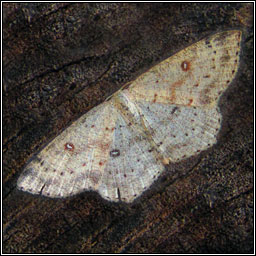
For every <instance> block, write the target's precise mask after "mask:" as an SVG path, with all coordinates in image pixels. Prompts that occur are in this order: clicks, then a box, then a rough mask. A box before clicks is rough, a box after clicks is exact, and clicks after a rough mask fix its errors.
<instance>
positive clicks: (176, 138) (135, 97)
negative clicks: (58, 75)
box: [17, 30, 242, 203]
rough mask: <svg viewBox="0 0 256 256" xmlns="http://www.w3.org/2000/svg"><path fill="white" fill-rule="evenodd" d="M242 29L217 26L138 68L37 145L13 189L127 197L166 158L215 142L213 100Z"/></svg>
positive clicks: (229, 73)
mask: <svg viewBox="0 0 256 256" xmlns="http://www.w3.org/2000/svg"><path fill="white" fill-rule="evenodd" d="M241 36H242V33H241V31H239V30H231V31H224V32H219V33H216V34H214V35H212V36H209V37H207V38H205V39H203V40H201V41H199V42H197V43H194V44H192V45H190V46H189V47H187V48H185V49H183V50H181V51H180V52H178V53H176V54H175V55H173V56H171V57H169V58H167V59H165V60H164V61H162V62H161V63H159V64H157V65H155V66H154V67H152V68H151V69H149V70H148V71H147V72H145V73H143V74H142V75H140V76H139V77H138V78H137V79H135V80H134V81H132V82H130V83H129V85H127V86H124V87H123V89H121V90H120V91H118V92H117V93H115V94H114V95H113V96H112V97H111V98H110V99H108V100H107V101H105V102H103V103H102V104H100V105H98V106H97V107H95V108H93V109H92V110H90V111H89V112H87V113H86V114H84V115H83V116H82V117H80V118H79V119H78V120H77V121H75V122H73V123H72V124H71V125H70V126H69V127H68V128H66V129H65V130H64V131H63V132H62V133H61V134H60V135H58V136H57V137H56V138H55V139H54V140H53V141H51V142H50V143H49V144H48V145H47V146H46V147H45V148H43V149H42V150H41V151H40V152H39V153H38V154H37V155H36V157H34V158H33V159H32V160H31V161H30V162H29V163H28V164H27V166H26V167H25V169H24V171H23V173H22V174H21V176H20V177H19V179H18V182H17V187H18V189H20V190H23V191H27V192H30V193H32V194H40V195H43V196H47V197H53V198H58V197H59V198H60V197H68V196H71V195H75V194H78V193H81V192H83V191H86V190H94V191H97V192H98V193H99V194H100V195H101V196H102V197H103V198H104V199H106V200H110V201H120V200H121V201H124V202H127V203H131V202H132V201H133V200H134V199H136V198H137V197H139V196H140V195H141V194H142V193H143V192H144V191H145V190H147V189H148V188H149V187H150V186H151V185H152V183H153V182H154V181H155V180H156V179H157V178H158V176H159V175H160V174H161V173H162V172H163V171H164V169H165V165H167V164H169V163H175V162H179V161H181V160H183V159H186V158H189V157H191V156H194V155H197V154H199V153H200V152H201V151H203V150H206V149H208V148H209V147H211V146H212V145H214V144H215V143H216V136H217V134H218V132H219V130H220V128H221V113H220V110H219V107H218V101H219V99H220V97H221V95H222V94H223V92H224V91H225V90H226V89H227V88H228V86H229V85H230V84H231V82H232V80H233V79H234V77H235V75H236V73H237V70H238V66H239V55H240V44H241Z"/></svg>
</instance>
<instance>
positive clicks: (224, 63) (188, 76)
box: [125, 30, 241, 106]
mask: <svg viewBox="0 0 256 256" xmlns="http://www.w3.org/2000/svg"><path fill="white" fill-rule="evenodd" d="M240 44H241V31H238V30H232V31H225V32H220V33H217V34H214V35H212V36H210V37H208V38H205V39H203V40H201V41H199V42H197V43H195V44H192V45H191V46H189V47H187V48H185V49H184V50H182V51H180V52H178V53H177V54H175V55H173V56H171V57H170V58H168V59H166V60H164V61H162V62H161V63H159V64H158V65H156V66H154V67H153V68H151V69H150V70H149V71H148V72H146V73H143V74H142V75H141V76H139V77H138V78H137V79H136V80H135V81H133V82H132V84H131V85H130V86H129V88H128V89H126V90H125V91H127V92H128V94H129V97H130V100H131V101H139V100H143V101H145V100H146V101H149V102H152V103H166V104H178V105H186V106H202V105H210V104H216V102H217V101H218V99H219V97H220V95H221V94H222V93H223V91H224V90H225V89H226V88H227V87H228V85H229V84H230V83H231V81H232V79H233V78H234V77H235V75H236V72H237V70H238V64H239V53H240Z"/></svg>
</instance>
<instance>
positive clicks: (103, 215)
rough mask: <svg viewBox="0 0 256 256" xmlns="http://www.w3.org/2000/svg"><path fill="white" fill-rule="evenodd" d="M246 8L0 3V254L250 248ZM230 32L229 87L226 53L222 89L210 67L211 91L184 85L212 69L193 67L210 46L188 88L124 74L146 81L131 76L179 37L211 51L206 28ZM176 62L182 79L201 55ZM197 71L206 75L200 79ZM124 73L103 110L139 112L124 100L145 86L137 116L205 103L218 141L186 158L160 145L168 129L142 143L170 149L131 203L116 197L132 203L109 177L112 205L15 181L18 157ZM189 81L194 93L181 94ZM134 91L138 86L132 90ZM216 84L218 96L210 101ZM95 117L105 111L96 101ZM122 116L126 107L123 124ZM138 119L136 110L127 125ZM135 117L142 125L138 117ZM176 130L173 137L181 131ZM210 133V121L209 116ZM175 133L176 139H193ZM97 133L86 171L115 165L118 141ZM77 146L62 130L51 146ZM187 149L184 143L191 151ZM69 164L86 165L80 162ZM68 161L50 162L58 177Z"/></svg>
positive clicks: (249, 33)
mask: <svg viewBox="0 0 256 256" xmlns="http://www.w3.org/2000/svg"><path fill="white" fill-rule="evenodd" d="M252 10H253V5H252V4H236V3H228V4H225V3H223V4H221V3H212V4H209V3H207V4H196V3H194V4H184V3H183V4H178V3H176V4H173V3H168V4H161V3H152V4H150V3H141V4H135V3H83V4H82V3H80V4H73V3H4V4H3V35H4V40H3V55H4V56H3V64H4V65H3V207H4V211H3V232H4V233H3V235H4V240H3V251H4V252H5V253H31V252H33V253H114V252H115V253H121V252H122V253H252V252H253V79H252V78H253V54H251V52H252V49H253V28H252V25H253V22H252V21H253V16H252ZM238 30H239V31H241V32H242V34H243V38H242V42H241V46H240V45H239V47H241V53H242V54H241V62H240V65H239V69H238V72H237V75H236V78H235V80H234V81H233V82H232V76H233V75H234V74H235V73H236V69H237V65H236V66H235V68H234V66H232V65H235V64H234V63H235V58H234V59H233V60H234V61H233V64H232V65H231V64H230V65H224V66H223V69H225V68H227V69H228V70H230V76H226V77H225V79H223V81H224V80H225V82H226V83H225V84H224V83H223V84H222V89H221V92H220V93H219V89H220V88H219V87H216V85H217V83H216V80H217V79H220V78H221V77H222V76H221V74H220V75H219V76H218V77H217V78H216V79H215V80H213V81H212V83H211V90H210V91H209V90H207V88H205V89H204V90H202V91H201V93H199V94H196V95H194V94H193V92H194V91H195V90H200V88H201V86H202V85H203V83H204V81H206V80H211V79H212V78H213V77H212V74H213V73H212V72H210V73H205V71H206V69H205V66H207V65H205V66H204V65H203V64H204V63H208V62H211V64H212V65H211V67H213V66H215V63H214V61H215V60H214V61H213V58H214V57H213V56H211V54H209V58H206V59H205V62H204V63H201V64H200V65H201V66H200V67H201V72H200V71H199V70H198V72H197V75H196V76H195V75H194V76H193V78H194V79H195V81H194V80H193V83H191V84H190V83H188V84H186V82H184V81H183V80H184V79H183V80H182V81H181V80H177V81H176V80H175V79H174V80H172V85H173V86H172V87H171V88H170V89H169V90H168V93H169V94H167V95H168V97H167V98H165V97H164V96H165V95H166V93H164V91H162V90H157V91H156V90H155V87H156V86H157V83H160V84H161V83H163V81H160V79H159V80H156V81H155V83H154V84H152V87H151V88H150V90H146V87H145V88H142V87H140V89H138V88H139V87H138V86H137V85H136V83H134V84H132V83H130V82H131V81H134V79H135V78H136V77H139V78H140V77H143V75H142V76H140V75H141V74H143V73H144V72H145V71H147V70H148V69H149V68H151V67H153V66H154V65H156V64H157V63H159V62H160V61H161V60H163V59H165V58H167V57H169V56H171V55H173V54H175V53H177V52H179V51H180V50H182V49H185V47H187V46H188V45H191V47H193V43H194V42H197V41H200V40H201V39H203V38H208V40H205V41H204V46H205V47H207V48H208V49H211V47H210V46H214V44H213V41H212V40H211V38H213V37H214V35H212V34H214V33H216V32H217V35H219V37H218V38H217V39H216V40H215V41H214V42H215V44H216V45H218V46H219V47H220V45H221V43H223V42H225V38H226V36H227V33H230V32H224V33H223V32H222V31H238ZM232 43H233V44H234V45H235V44H237V41H235V40H232ZM236 47H237V46H236ZM213 48H214V47H213ZM234 49H235V46H234V47H230V48H229V47H227V49H226V54H223V55H221V60H220V63H230V62H229V61H230V60H232V58H233V57H232V56H233V55H232V56H231V55H230V54H228V52H230V51H231V52H233V51H234ZM213 51H214V49H213ZM178 54H179V53H178ZM174 56H177V55H174ZM230 56H231V58H230ZM234 56H236V52H234ZM183 57H184V56H183ZM171 60H173V59H171ZM179 60H180V61H179V70H180V72H181V73H182V74H184V77H186V75H187V76H188V75H189V74H191V73H192V71H193V69H194V65H193V64H194V63H195V62H196V63H198V62H197V61H198V59H194V58H192V59H191V58H181V59H179ZM191 60H192V61H191ZM175 63H176V64H177V63H178V62H175ZM171 64H172V65H173V63H171ZM177 65H178V64H177ZM216 68H217V65H216ZM175 70H177V69H175ZM233 70H234V72H233ZM201 74H203V76H204V78H202V79H201V80H200V81H197V80H198V79H196V78H197V77H198V76H200V75H201ZM139 78H138V79H137V80H135V81H139ZM203 79H205V80H203ZM143 81H146V80H145V79H144V80H143ZM186 81H187V80H186ZM227 81H228V82H227ZM127 82H128V83H130V85H129V86H127V90H123V92H122V93H123V94H122V95H121V94H119V96H116V95H117V94H115V96H114V97H113V98H112V99H110V100H108V101H106V102H105V103H103V104H108V106H110V105H111V104H110V103H111V102H114V103H113V104H112V105H111V106H113V107H114V109H115V110H116V111H119V112H118V113H120V109H121V112H122V113H123V115H125V114H127V115H130V114H131V113H132V114H136V113H135V112H136V111H135V112H132V111H131V110H132V106H131V102H132V103H134V102H140V100H141V97H142V96H141V95H145V92H146V93H147V94H146V95H147V98H148V99H150V100H149V101H150V103H151V104H149V106H146V103H143V104H142V103H137V104H140V105H139V107H138V108H139V109H141V110H142V112H143V116H146V117H147V116H152V115H153V114H154V113H155V112H158V113H161V115H162V116H163V115H164V113H165V112H166V110H165V107H164V104H165V103H166V102H165V101H166V100H169V101H170V102H171V103H172V104H173V107H172V108H171V109H169V111H170V115H172V116H175V118H176V119H177V120H182V119H184V117H185V116H186V115H185V116H184V113H185V112H184V111H185V110H184V109H182V108H185V107H186V106H187V107H188V106H189V108H190V109H194V107H195V108H196V109H197V106H198V105H197V104H202V105H209V106H211V111H213V112H214V109H215V110H216V111H217V109H218V111H220V112H221V114H222V120H221V129H220V132H219V133H218V135H217V138H216V141H217V144H216V145H214V146H213V147H212V148H211V149H210V150H207V151H204V152H202V153H200V152H198V153H200V154H199V155H198V154H197V155H196V156H192V157H189V156H190V155H193V154H190V155H188V156H185V157H184V158H183V160H182V161H180V159H179V160H177V158H180V157H179V156H178V155H179V153H178V152H180V151H175V150H177V149H176V148H173V147H170V146H169V147H167V146H166V145H167V144H168V138H167V137H166V138H161V140H159V141H157V140H154V141H155V143H156V144H157V145H158V148H159V149H156V148H155V145H150V147H149V148H147V152H148V154H149V153H150V154H153V155H154V156H156V158H157V156H158V155H159V152H158V150H159V151H160V152H162V153H163V152H166V151H168V150H169V151H170V152H172V153H173V155H166V156H165V155H163V156H164V157H163V158H162V159H159V163H160V162H161V163H164V164H165V165H166V164H167V163H168V162H170V163H169V164H168V165H167V167H166V169H165V171H163V173H162V174H160V176H159V178H158V179H157V181H156V182H155V183H154V185H153V186H152V187H151V188H150V189H147V190H146V191H145V192H144V193H143V194H142V196H140V197H138V198H137V194H136V196H135V198H137V199H135V200H134V201H133V202H132V203H130V204H126V203H122V202H121V201H128V200H124V198H129V189H128V190H127V191H125V190H122V186H120V185H119V186H117V187H115V190H114V195H115V199H116V201H118V202H109V201H108V200H104V199H102V197H100V196H99V194H98V193H96V192H92V191H91V192H84V193H81V194H79V195H75V196H73V197H68V198H65V199H52V198H48V197H42V196H36V195H31V194H29V193H24V192H22V191H20V190H17V189H16V184H17V180H18V177H19V176H20V175H21V173H22V170H23V168H24V167H25V164H26V162H27V161H28V160H29V159H30V158H31V157H32V156H33V155H34V154H35V153H36V152H37V151H39V150H40V148H42V147H43V146H44V145H45V144H46V143H47V142H49V140H50V139H53V138H54V137H56V136H57V135H58V134H59V133H60V132H61V131H62V130H63V129H64V128H66V127H67V126H68V125H69V124H70V123H72V122H74V121H75V120H76V119H77V118H79V116H81V115H82V114H84V113H87V112H88V111H89V110H90V109H96V110H99V109H100V108H102V107H100V106H102V105H99V104H100V103H102V102H103V101H104V100H105V99H106V98H108V97H109V96H110V95H112V94H113V93H115V92H116V91H118V90H119V89H120V88H121V87H122V86H123V85H124V84H126V83H127ZM140 82H141V81H140ZM146 82H147V83H145V86H146V84H148V81H146ZM231 82H232V84H231V86H230V88H228V89H227V90H226V91H225V92H224V90H225V89H226V87H225V86H226V85H228V84H230V83H231ZM192 87H193V90H192V89H190V88H192ZM157 88H158V87H157ZM174 88H175V89H174ZM184 88H185V89H186V88H187V90H185V89H184ZM144 89H145V92H144V91H143V93H141V92H142V90H144ZM179 89H180V90H179ZM181 89H182V90H181ZM129 90H130V91H129ZM182 92H184V93H182ZM221 93H223V95H222V96H221V97H220V99H218V100H217V101H216V97H219V96H220V94H221ZM123 95H125V97H126V99H127V97H128V98H129V100H130V102H128V103H129V104H130V105H129V108H128V109H129V111H127V110H126V108H123V107H122V104H123V101H124V100H123V99H121V96H123ZM113 99H115V100H114V101H113ZM177 101H182V102H179V103H180V104H181V105H182V106H177ZM159 103H161V104H162V107H161V109H159V108H157V109H155V108H154V107H153V106H154V104H159ZM118 108H119V109H118ZM92 111H95V110H92ZM113 111H114V110H113ZM193 111H197V110H193ZM216 111H215V112H216ZM142 112H140V114H141V113H142ZM215 112H214V113H215ZM88 113H91V112H88ZM218 113H219V112H218ZM101 114H102V115H104V111H103V110H102V111H101ZM197 114H198V113H197ZM109 115H110V114H109ZM217 115H219V114H217ZM107 116H108V115H107ZM111 116H113V115H111ZM117 116H118V115H117ZM135 116H136V115H135ZM183 116H184V117H183ZM181 117H182V118H181ZM210 117H211V118H212V117H213V115H210ZM106 119H110V120H105V121H106V122H107V121H108V122H107V123H108V124H109V125H108V126H106V125H105V123H106V122H104V129H105V130H104V131H105V132H108V133H110V134H111V133H112V132H114V131H112V128H113V125H112V123H111V122H113V124H114V122H115V121H116V120H114V119H111V118H106ZM130 119H131V118H130ZM130 119H129V116H128V117H127V120H130ZM135 119H136V118H135V117H134V116H133V118H132V120H133V121H134V120H135ZM139 120H140V122H141V120H142V118H141V116H140V119H139ZM143 120H144V119H143ZM145 120H146V119H145ZM153 121H155V120H153ZM129 123H130V122H129V121H128V122H124V123H120V124H119V128H120V126H121V127H122V126H127V127H130V125H129ZM163 123H164V122H163ZM86 124H87V123H86ZM87 125H89V124H87ZM90 125H91V126H93V125H95V127H91V129H92V128H95V129H97V127H98V126H96V124H94V123H92V124H90ZM140 125H141V123H140ZM143 125H145V127H144V128H146V130H145V129H144V133H145V131H146V135H150V136H152V137H154V136H156V138H158V137H157V136H160V134H162V133H163V132H164V130H163V131H161V132H160V130H161V127H160V126H157V127H158V128H157V127H154V122H150V119H147V121H145V122H143ZM143 125H142V126H143ZM147 125H148V126H147ZM137 127H140V126H139V125H136V128H137ZM182 128H183V129H181V132H182V130H184V126H183V127H182ZM191 128H194V129H195V130H196V128H195V127H191ZM216 128H217V129H218V130H219V124H218V125H217V127H216ZM127 129H128V130H129V129H130V128H127ZM142 130H143V129H142ZM192 131H193V130H192ZM216 132H217V131H216ZM157 133H159V134H158V135H157ZM185 133H187V132H185ZM185 133H184V136H188V137H189V136H190V134H189V133H187V134H188V135H186V134H185ZM216 134H217V133H216ZM103 135H104V134H102V136H101V140H100V141H99V143H101V147H100V148H101V149H102V152H101V151H99V152H98V153H97V154H99V155H100V159H99V161H98V162H97V164H98V169H97V170H100V168H101V167H102V168H103V166H105V160H106V161H107V160H108V159H109V158H112V159H114V160H115V161H118V159H120V158H122V156H123V150H122V148H120V147H118V145H115V147H113V148H111V150H108V151H107V152H108V153H107V154H105V153H104V152H106V146H107V145H108V144H109V141H108V138H109V137H108V136H103ZM172 135H174V136H176V134H172ZM57 138H58V137H57ZM173 139H174V140H175V139H176V138H175V137H173ZM135 141H136V143H137V142H138V140H135ZM160 142H162V144H160ZM79 143H80V142H79V140H78V141H76V143H74V141H73V140H72V138H70V139H67V140H65V141H63V145H62V148H61V149H60V150H62V151H64V152H65V153H66V154H67V155H72V154H73V155H74V154H77V152H78V150H79V147H78V144H79ZM213 143H214V142H213ZM213 143H212V142H210V145H211V144H213ZM53 144H54V145H55V143H53ZM121 144H122V145H123V144H124V143H121ZM151 144H152V143H151ZM49 145H50V144H49ZM120 146H121V145H120ZM131 146H132V145H131ZM206 148H207V147H206ZM161 149H163V150H162V151H161ZM187 151H188V152H190V151H189V149H188V150H187ZM49 152H51V150H50V149H49ZM139 156H140V157H141V155H140V154H139ZM161 156H162V155H161ZM182 156H183V154H182V155H181V157H182ZM171 157H172V159H169V158H171ZM187 157H189V158H187ZM85 160H86V159H85ZM136 160H137V159H136V158H134V159H131V161H130V162H129V163H127V165H128V166H132V165H133V164H134V163H135V161H136ZM176 160H177V161H176ZM56 161H57V160H56ZM31 163H34V164H37V165H40V166H41V167H42V168H47V164H48V163H47V161H44V158H43V157H41V156H40V154H39V155H37V156H35V157H34V159H33V160H32V161H31ZM55 164H56V165H58V164H59V163H57V162H55ZM79 164H80V165H81V168H86V164H87V162H86V161H84V162H83V161H82V162H79ZM65 166H66V165H65ZM65 166H63V168H62V169H61V170H60V169H58V170H57V169H56V171H58V174H59V176H60V180H61V179H63V178H62V177H65V178H66V177H69V176H67V174H69V175H70V176H72V177H73V176H74V175H75V169H72V168H68V169H65V168H64V167H65ZM50 167H51V168H52V167H53V166H52V165H50ZM69 167H70V166H69ZM122 170H123V168H122ZM68 171H69V173H67V172H68ZM94 174H95V172H94V173H92V172H91V173H90V175H89V176H88V178H89V180H90V184H88V185H90V186H91V187H93V186H94V187H97V186H100V180H102V179H103V178H104V177H99V175H94ZM122 174H123V179H127V180H132V179H131V177H130V176H129V173H122ZM142 174H143V172H142ZM28 175H30V176H31V177H36V176H37V173H36V172H35V170H34V169H33V168H32V169H31V168H30V169H27V171H26V172H25V174H24V176H25V177H26V176H28ZM125 175H126V177H125ZM153 176H154V175H153ZM81 178H82V179H83V178H84V177H77V180H81ZM56 182H57V181H56ZM137 182H139V177H138V180H137ZM129 183H130V182H129ZM47 185H48V183H44V184H43V185H42V186H41V187H40V189H39V191H38V194H44V193H45V192H46V191H47V190H46V188H47ZM129 185H130V184H129ZM95 190H97V189H95ZM102 191H104V190H102ZM133 196H134V194H133ZM106 199H107V198H106ZM110 199H111V201H115V200H113V199H112V198H110Z"/></svg>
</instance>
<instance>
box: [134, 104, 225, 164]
mask: <svg viewBox="0 0 256 256" xmlns="http://www.w3.org/2000/svg"><path fill="white" fill-rule="evenodd" d="M136 105H137V107H138V108H139V111H140V113H141V116H142V119H143V122H144V125H145V127H146V129H147V130H148V131H149V133H150V134H151V138H152V140H153V141H154V143H155V144H156V147H157V148H158V149H159V150H160V151H161V154H162V156H163V162H164V163H166V164H167V163H169V162H178V161H180V160H182V159H185V158H188V157H190V156H193V155H196V154H199V153H200V152H201V151H203V150H205V149H207V148H209V147H210V146H212V145H213V144H215V143H216V141H217V134H218V132H219V129H220V125H221V114H220V112H219V110H218V108H217V107H213V108H199V107H187V106H182V105H180V106H179V105H167V104H163V103H150V102H147V101H144V102H143V101H140V102H138V103H137V104H136Z"/></svg>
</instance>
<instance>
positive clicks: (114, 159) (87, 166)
mask: <svg viewBox="0 0 256 256" xmlns="http://www.w3.org/2000/svg"><path fill="white" fill-rule="evenodd" d="M137 125H138V124H136V123H130V122H128V121H127V120H125V119H124V118H123V116H122V115H121V113H120V112H119V111H118V110H117V109H116V108H115V106H114V104H113V100H110V101H108V102H105V103H102V104H101V105H99V106H98V107H96V108H94V109H93V110H91V111H89V112H88V113H87V114H85V115H84V116H82V117H81V118H80V119H78V120H77V121H76V122H74V123H73V124H72V125H71V126H70V127H68V128H67V129H66V130H64V131H63V132H62V133H61V134H60V135H59V136H57V137H56V138H55V139H54V140H53V141H52V142H50V143H49V144H48V145H47V146H46V147H45V148H44V149H43V150H42V151H40V153H38V154H37V156H36V157H34V158H33V159H32V161H31V162H30V163H29V164H28V165H27V166H26V168H25V170H24V171H23V173H22V175H21V176H20V178H19V179H18V188H19V189H21V190H24V191H28V192H30V193H33V194H41V195H45V196H48V197H67V196H71V195H74V194H77V193H80V192H83V191H85V190H94V191H98V192H99V194H100V195H101V196H102V197H103V198H105V199H107V200H111V201H119V200H122V201H125V202H132V201H133V200H134V199H135V198H136V197H138V196H140V195H141V193H142V192H143V191H145V190H146V189H147V188H148V187H149V186H150V185H151V184H152V183H153V181H154V180H155V179H156V178H157V177H158V176H159V174H160V173H161V172H162V171H163V170H164V166H163V164H162V163H161V161H160V160H159V159H158V154H157V152H156V151H154V150H152V149H151V148H152V145H151V144H150V142H149V141H148V140H147V138H146V137H145V135H144V134H143V133H141V132H140V131H138V130H137V129H136V126H137Z"/></svg>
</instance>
